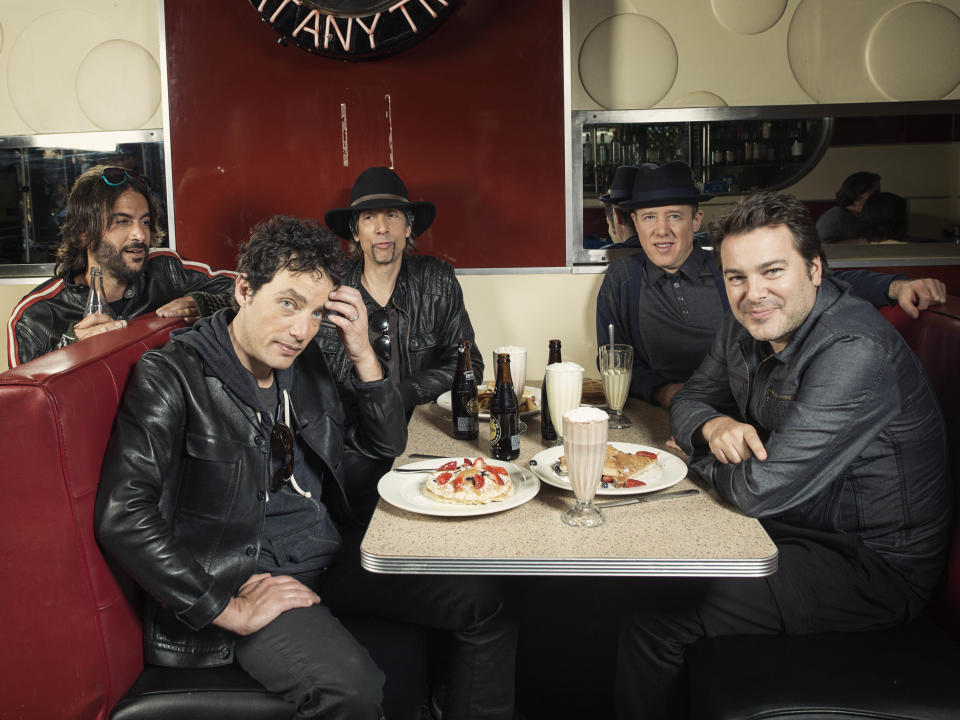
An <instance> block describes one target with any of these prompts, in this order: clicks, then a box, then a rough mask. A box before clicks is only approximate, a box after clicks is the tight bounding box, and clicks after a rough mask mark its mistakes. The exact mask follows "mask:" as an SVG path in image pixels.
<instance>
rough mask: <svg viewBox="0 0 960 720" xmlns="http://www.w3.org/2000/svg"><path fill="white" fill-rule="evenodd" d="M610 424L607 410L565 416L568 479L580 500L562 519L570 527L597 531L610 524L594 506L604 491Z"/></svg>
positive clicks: (586, 409)
mask: <svg viewBox="0 0 960 720" xmlns="http://www.w3.org/2000/svg"><path fill="white" fill-rule="evenodd" d="M552 407H553V406H552V405H551V409H552ZM607 420H608V418H607V414H606V413H605V412H604V411H603V410H600V409H599V408H592V407H578V408H576V409H574V410H570V411H569V412H567V413H566V414H565V415H564V416H563V454H564V459H565V461H566V465H567V477H568V478H569V479H570V485H571V486H572V487H573V494H574V495H576V497H577V499H576V501H575V502H574V504H573V505H572V506H571V507H570V508H568V509H567V510H566V511H565V512H564V513H563V515H561V516H560V519H561V520H563V522H565V523H566V524H567V525H574V526H577V527H596V526H597V525H603V523H604V522H606V518H605V517H604V516H603V513H602V512H601V511H600V508H598V507H597V506H596V505H594V504H593V496H594V495H596V494H597V488H598V487H600V478H601V476H602V475H603V463H604V460H606V456H607Z"/></svg>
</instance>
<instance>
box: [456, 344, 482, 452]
mask: <svg viewBox="0 0 960 720" xmlns="http://www.w3.org/2000/svg"><path fill="white" fill-rule="evenodd" d="M450 405H451V407H452V409H453V436H454V437H455V438H456V439H457V440H476V438H477V378H476V377H475V376H474V374H473V368H472V367H471V366H470V341H469V340H461V341H460V343H459V344H458V345H457V371H456V373H454V375H453V387H452V388H451V389H450Z"/></svg>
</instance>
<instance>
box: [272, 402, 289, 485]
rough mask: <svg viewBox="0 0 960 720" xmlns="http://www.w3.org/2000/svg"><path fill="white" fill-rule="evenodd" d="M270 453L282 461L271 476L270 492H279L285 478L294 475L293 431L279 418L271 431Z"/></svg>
mask: <svg viewBox="0 0 960 720" xmlns="http://www.w3.org/2000/svg"><path fill="white" fill-rule="evenodd" d="M270 454H271V455H272V456H273V459H274V460H279V461H280V467H278V468H277V470H276V472H274V473H273V477H271V478H270V492H273V493H275V492H277V490H279V489H280V486H281V485H283V482H284V480H286V479H287V478H289V477H290V476H291V475H293V433H292V432H290V428H289V427H287V426H286V425H284V424H283V423H282V422H280V421H279V420H278V421H277V422H275V423H274V424H273V429H272V430H271V431H270Z"/></svg>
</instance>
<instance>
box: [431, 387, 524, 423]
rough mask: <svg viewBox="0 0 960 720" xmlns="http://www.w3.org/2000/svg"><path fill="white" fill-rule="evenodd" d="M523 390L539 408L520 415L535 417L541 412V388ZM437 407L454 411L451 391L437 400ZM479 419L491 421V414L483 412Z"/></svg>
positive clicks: (479, 414)
mask: <svg viewBox="0 0 960 720" xmlns="http://www.w3.org/2000/svg"><path fill="white" fill-rule="evenodd" d="M523 390H524V392H525V393H526V394H527V395H533V399H534V401H535V402H536V403H537V407H536V408H534V409H533V410H527V411H526V412H522V413H520V417H529V416H530V415H535V414H536V413H538V412H540V388H534V387H529V386H528V387H525V388H524V389H523ZM437 405H439V406H440V407H442V408H443V409H444V410H453V407H452V406H451V405H450V391H449V390H447V391H446V392H445V393H443V394H442V395H440V397H438V398H437ZM478 417H480V418H481V419H483V420H489V419H490V413H488V412H487V411H486V410H481V411H480V412H479V413H478Z"/></svg>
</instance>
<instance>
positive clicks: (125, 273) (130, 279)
mask: <svg viewBox="0 0 960 720" xmlns="http://www.w3.org/2000/svg"><path fill="white" fill-rule="evenodd" d="M159 219H160V208H159V205H158V203H157V201H156V198H155V197H154V195H153V193H152V192H151V191H150V188H149V186H148V185H147V181H146V180H144V179H143V178H141V177H140V176H139V175H134V174H133V173H131V172H128V171H127V170H125V169H124V168H121V167H115V166H106V165H97V166H95V167H92V168H90V169H89V170H87V171H86V172H84V173H83V174H82V175H80V177H78V178H77V181H76V182H75V183H74V185H73V188H72V189H71V191H70V197H69V198H68V200H67V208H66V220H65V221H64V224H63V228H62V230H61V233H62V235H63V240H62V242H61V244H60V247H59V249H58V250H57V265H56V268H55V271H54V277H53V278H51V279H50V280H47V281H46V282H44V283H41V284H40V285H38V286H37V287H36V288H34V289H33V290H32V291H31V292H30V293H29V294H27V295H26V296H24V297H23V299H21V300H20V302H19V303H17V305H16V307H14V309H13V313H12V314H11V316H10V320H9V323H8V333H7V336H8V338H9V339H10V345H9V348H8V352H9V358H8V359H9V364H10V367H11V368H13V367H16V366H17V365H20V364H22V363H25V362H28V361H30V360H33V359H34V358H36V357H39V356H41V355H45V354H46V353H48V352H51V351H53V350H56V349H57V348H61V347H65V346H66V345H69V344H71V343H74V342H77V341H78V340H84V339H86V338H88V337H91V336H93V335H97V334H100V333H105V332H109V331H111V330H116V329H118V328H121V327H124V326H125V325H126V324H127V320H128V319H129V318H133V317H136V316H138V315H143V314H144V313H147V312H151V311H154V310H155V311H156V313H157V315H159V316H160V317H184V318H187V319H188V320H189V319H191V318H196V317H198V316H201V315H209V314H210V313H212V312H214V311H215V310H217V309H219V308H221V307H225V305H226V304H228V303H229V298H230V291H231V288H232V287H233V273H230V272H214V271H213V270H211V269H210V267H209V266H208V265H204V264H203V263H197V262H189V261H187V260H184V259H183V258H181V257H180V256H179V255H177V253H175V252H173V251H172V250H166V249H152V248H153V247H154V246H155V245H158V244H159V243H160V241H161V240H162V239H163V232H162V231H161V230H160V228H159V225H158V223H159ZM94 266H99V267H100V268H101V269H102V270H103V290H104V293H105V295H106V298H105V300H106V301H107V302H109V304H110V308H111V310H112V312H113V314H114V315H115V316H116V318H111V317H110V316H108V315H106V314H103V313H100V314H93V315H89V316H87V317H84V308H85V305H86V301H87V296H88V295H89V293H90V268H91V267H94Z"/></svg>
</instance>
